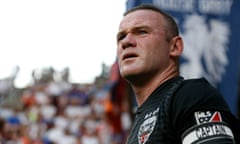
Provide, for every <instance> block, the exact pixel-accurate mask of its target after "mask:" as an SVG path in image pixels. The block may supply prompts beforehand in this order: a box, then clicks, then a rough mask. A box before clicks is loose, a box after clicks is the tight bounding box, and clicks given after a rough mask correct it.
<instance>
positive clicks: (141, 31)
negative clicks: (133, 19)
mask: <svg viewBox="0 0 240 144" xmlns="http://www.w3.org/2000/svg"><path fill="white" fill-rule="evenodd" d="M137 34H147V31H145V30H139V31H137Z"/></svg>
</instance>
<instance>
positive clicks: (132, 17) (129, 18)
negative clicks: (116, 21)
mask: <svg viewBox="0 0 240 144" xmlns="http://www.w3.org/2000/svg"><path fill="white" fill-rule="evenodd" d="M162 17H163V16H162V15H161V14H160V13H158V12H155V11H153V10H137V11H133V12H131V13H128V14H127V15H126V16H124V17H123V19H122V21H121V23H120V27H119V29H124V28H125V27H128V26H136V27H137V26H140V25H148V24H150V23H151V24H159V22H160V21H162V20H163V19H162Z"/></svg>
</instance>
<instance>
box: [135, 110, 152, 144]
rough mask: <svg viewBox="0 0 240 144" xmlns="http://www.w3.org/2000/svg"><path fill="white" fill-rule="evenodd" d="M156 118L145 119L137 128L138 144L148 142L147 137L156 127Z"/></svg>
mask: <svg viewBox="0 0 240 144" xmlns="http://www.w3.org/2000/svg"><path fill="white" fill-rule="evenodd" d="M156 121H157V116H156V115H154V116H152V117H149V118H147V119H146V120H145V121H144V122H143V123H142V125H141V126H140V128H139V131H138V143H139V144H145V143H146V141H147V140H148V138H149V136H150V135H151V133H152V132H153V129H154V127H155V125H156Z"/></svg>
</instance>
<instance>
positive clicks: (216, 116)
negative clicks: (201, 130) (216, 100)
mask: <svg viewBox="0 0 240 144" xmlns="http://www.w3.org/2000/svg"><path fill="white" fill-rule="evenodd" d="M195 119H196V122H197V124H198V125H199V124H203V123H207V122H222V117H221V113H220V112H218V111H215V112H211V111H198V112H195Z"/></svg>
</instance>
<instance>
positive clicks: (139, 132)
mask: <svg viewBox="0 0 240 144" xmlns="http://www.w3.org/2000/svg"><path fill="white" fill-rule="evenodd" d="M181 79H182V78H181V77H178V78H174V79H171V80H168V81H167V82H165V83H164V84H162V85H161V86H160V87H158V88H157V89H156V90H155V91H154V92H153V93H152V94H151V95H150V96H149V97H148V99H147V100H146V101H145V102H144V103H143V104H142V105H141V106H140V107H139V108H138V109H137V111H136V115H135V120H134V123H133V125H132V129H131V131H130V135H129V137H128V142H127V143H128V144H192V143H195V144H200V143H201V144H202V143H204V144H210V143H211V144H213V143H214V144H215V143H216V144H221V143H224V144H227V143H234V137H235V138H236V136H234V133H235V130H233V129H235V126H236V122H237V119H236V118H235V117H234V115H232V114H231V112H230V110H229V108H228V106H227V104H226V102H225V100H224V98H223V97H222V96H221V95H220V93H218V91H217V90H216V89H215V88H214V87H212V86H211V85H210V84H209V83H208V82H207V81H206V80H205V79H203V78H202V79H191V80H181ZM234 122H235V123H234Z"/></svg>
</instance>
